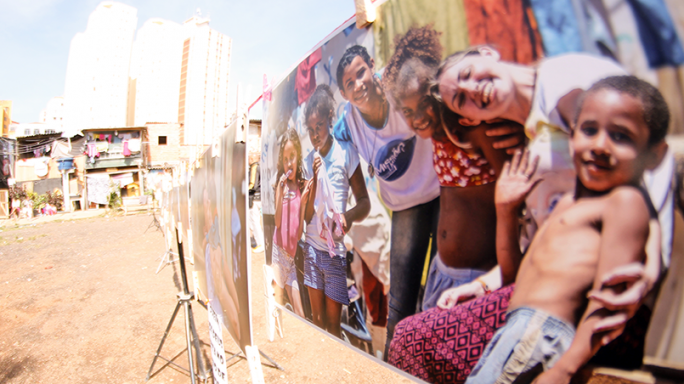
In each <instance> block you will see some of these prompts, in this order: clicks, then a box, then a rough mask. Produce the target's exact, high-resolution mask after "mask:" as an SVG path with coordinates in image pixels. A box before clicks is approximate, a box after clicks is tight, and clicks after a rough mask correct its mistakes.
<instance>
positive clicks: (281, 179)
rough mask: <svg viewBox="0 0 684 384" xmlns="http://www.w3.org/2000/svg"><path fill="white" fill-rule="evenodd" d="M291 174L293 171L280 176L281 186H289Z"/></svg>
mask: <svg viewBox="0 0 684 384" xmlns="http://www.w3.org/2000/svg"><path fill="white" fill-rule="evenodd" d="M290 173H292V171H287V172H286V173H283V174H282V176H280V181H279V182H278V185H279V186H281V187H284V186H285V185H287V179H288V178H289V177H290Z"/></svg>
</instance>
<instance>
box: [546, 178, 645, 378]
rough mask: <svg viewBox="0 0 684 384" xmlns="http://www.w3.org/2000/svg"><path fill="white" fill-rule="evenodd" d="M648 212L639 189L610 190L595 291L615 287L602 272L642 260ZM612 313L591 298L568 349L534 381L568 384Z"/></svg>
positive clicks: (595, 346) (596, 345) (593, 349)
mask: <svg viewBox="0 0 684 384" xmlns="http://www.w3.org/2000/svg"><path fill="white" fill-rule="evenodd" d="M650 219H651V213H650V212H649V209H648V206H647V205H646V202H645V200H644V196H643V195H642V194H641V192H640V191H639V190H637V189H636V188H632V187H619V188H618V189H616V190H614V191H613V192H611V196H610V198H609V199H608V201H607V202H606V208H605V211H604V213H603V218H602V226H601V246H600V249H599V258H598V265H597V268H596V274H595V276H594V284H593V289H594V290H600V291H604V290H614V289H616V287H606V286H605V285H603V283H602V277H603V276H604V274H605V273H607V272H610V271H611V270H613V269H615V268H617V267H619V266H621V265H626V264H629V263H632V262H640V261H643V260H644V255H645V251H644V248H645V245H646V241H647V238H648V234H649V220H650ZM610 315H611V312H610V311H609V310H607V309H606V308H604V307H603V306H602V305H601V304H600V303H599V302H597V301H595V300H590V301H589V304H588V306H587V309H586V310H585V312H584V315H583V316H582V319H581V320H580V323H579V325H578V327H577V333H576V334H575V338H574V339H573V341H572V345H571V346H570V348H569V349H568V350H567V351H566V352H565V354H563V356H561V358H560V359H559V360H558V362H557V363H556V365H554V366H553V368H551V369H550V370H549V371H547V372H545V373H544V374H542V375H541V376H539V378H538V379H537V380H536V381H535V383H537V384H541V383H569V382H570V379H571V378H572V376H573V375H574V374H575V373H576V372H577V371H578V370H579V368H580V367H582V365H584V364H586V362H587V361H589V359H591V357H592V356H593V355H594V354H595V353H596V352H597V351H598V349H599V348H600V347H601V344H602V343H601V338H603V337H604V336H606V333H594V327H595V325H596V323H597V322H599V321H600V320H602V319H603V318H605V317H607V316H610Z"/></svg>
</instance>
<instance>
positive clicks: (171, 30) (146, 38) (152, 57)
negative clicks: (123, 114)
mask: <svg viewBox="0 0 684 384" xmlns="http://www.w3.org/2000/svg"><path fill="white" fill-rule="evenodd" d="M183 37H184V36H183V28H182V27H181V25H180V24H178V23H174V22H171V21H167V20H162V19H150V20H148V21H146V22H145V24H143V26H142V27H141V28H140V29H139V30H138V32H137V33H136V37H135V42H134V43H133V55H132V57H131V70H130V77H131V87H130V95H129V105H133V107H132V108H129V111H128V113H129V122H128V125H136V126H142V125H145V124H146V123H150V122H157V123H159V122H162V123H175V122H177V121H178V95H179V90H180V74H181V53H182V49H183ZM131 118H132V119H131ZM131 120H132V121H131Z"/></svg>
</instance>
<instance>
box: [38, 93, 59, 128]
mask: <svg viewBox="0 0 684 384" xmlns="http://www.w3.org/2000/svg"><path fill="white" fill-rule="evenodd" d="M38 121H40V122H41V123H46V124H50V125H51V126H53V127H55V130H59V131H60V132H61V131H63V130H64V97H63V96H57V97H53V98H52V99H50V101H48V103H47V106H46V107H45V109H43V110H42V111H40V119H39V120H38Z"/></svg>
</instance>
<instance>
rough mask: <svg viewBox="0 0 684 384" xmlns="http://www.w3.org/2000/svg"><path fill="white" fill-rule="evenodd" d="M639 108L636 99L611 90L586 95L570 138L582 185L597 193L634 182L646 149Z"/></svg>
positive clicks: (646, 132)
mask: <svg viewBox="0 0 684 384" xmlns="http://www.w3.org/2000/svg"><path fill="white" fill-rule="evenodd" d="M642 110H643V107H642V105H641V102H640V101H639V100H638V99H636V98H635V97H632V96H630V95H628V94H625V93H620V92H618V91H615V90H609V89H601V90H597V91H595V92H592V93H590V94H589V95H587V97H586V99H585V100H584V103H583V104H582V110H581V112H580V115H579V117H578V119H577V124H576V126H575V129H574V131H573V136H572V141H571V144H572V149H573V151H574V162H575V168H576V171H577V176H578V178H579V180H580V181H581V182H582V184H583V185H584V186H585V187H587V188H588V189H590V190H593V191H597V192H601V191H607V190H610V189H611V188H613V187H615V186H617V185H622V184H632V185H634V184H638V182H639V175H641V173H642V172H643V170H644V168H645V165H646V164H645V163H646V157H645V155H646V154H647V153H648V149H649V146H648V138H649V129H648V127H647V125H646V122H645V121H644V117H643V112H642Z"/></svg>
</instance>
